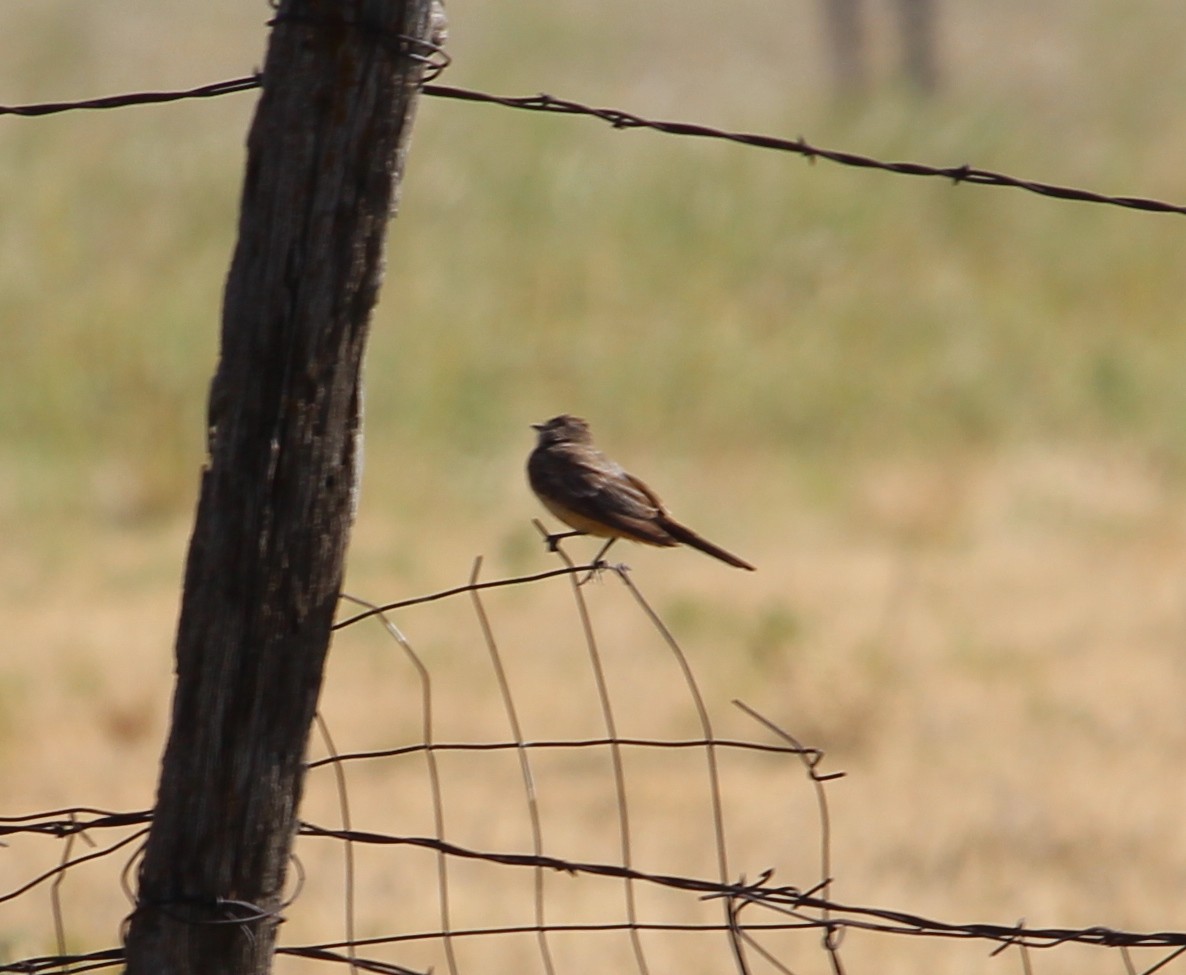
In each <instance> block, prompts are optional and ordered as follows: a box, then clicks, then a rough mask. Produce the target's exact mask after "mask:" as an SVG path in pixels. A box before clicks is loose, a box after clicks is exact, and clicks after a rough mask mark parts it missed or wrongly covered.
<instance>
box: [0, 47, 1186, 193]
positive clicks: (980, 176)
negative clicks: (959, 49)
mask: <svg viewBox="0 0 1186 975" xmlns="http://www.w3.org/2000/svg"><path fill="white" fill-rule="evenodd" d="M427 46H428V47H429V48H435V46H434V45H431V44H429V45H427ZM436 50H438V51H439V49H436ZM440 53H441V54H443V52H440ZM446 66H447V62H444V61H433V62H432V63H431V64H429V65H428V66H427V67H426V76H427V77H429V78H435V77H436V76H437V75H438V74H440V72H441V71H443V70H444V69H445V67H446ZM261 84H262V80H261V76H260V75H259V74H253V75H247V76H245V77H242V78H232V79H229V80H227V81H219V82H215V83H213V84H209V85H202V86H200V87H197V88H189V89H184V90H180V91H143V92H132V93H128V94H122V95H109V96H105V97H101V98H89V99H82V100H79V101H70V102H43V103H39V104H30V105H7V106H5V105H0V116H3V115H16V116H24V117H39V116H45V115H55V114H60V113H63V112H73V111H86V110H95V109H112V108H126V107H128V106H131V105H151V104H160V103H163V102H176V101H182V100H185V99H190V98H213V97H216V96H219V95H229V94H234V93H237V92H241V91H249V90H251V89H253V88H259V87H260V86H261ZM421 90H422V91H423V93H424V94H425V95H429V96H431V97H434V98H445V99H452V100H454V101H466V102H476V103H480V104H485V105H496V106H499V107H501V108H509V109H516V110H520V111H527V112H543V113H546V114H553V115H557V114H558V115H577V116H583V117H586V118H594V119H599V120H601V121H603V122H607V123H608V124H610V125H612V126H613V127H614V128H615V129H649V130H651V131H655V132H660V133H663V134H665V135H673V136H684V137H690V138H699V139H714V140H721V141H725V142H732V143H736V144H739V145H744V146H749V147H751V148H756V149H768V150H772V151H776V152H789V153H794V154H796V155H799V156H803V157H804V158H805V159H807V160H808V161H809V162H814V161H815V160H817V159H822V160H824V161H826V162H830V163H835V164H836V165H839V166H849V167H855V168H858V169H873V170H879V171H882V172H887V173H893V174H895V175H898V176H924V177H932V178H938V179H942V180H945V181H947V182H950V183H953V184H956V185H958V184H961V183H972V184H975V185H978V186H996V187H1003V188H1010V189H1016V190H1022V191H1023V192H1026V193H1033V194H1036V195H1038V196H1045V197H1050V198H1053V199H1058V200H1067V201H1069V202H1075V203H1094V204H1100V205H1103V206H1114V207H1121V208H1124V209H1129V210H1141V211H1144V212H1147V213H1173V214H1178V215H1186V204H1181V203H1173V202H1171V201H1168V200H1159V199H1155V198H1153V197H1147V196H1136V195H1132V194H1122V195H1111V194H1106V193H1099V192H1097V191H1095V190H1088V189H1084V188H1082V187H1076V186H1067V185H1062V184H1058V183H1048V182H1042V181H1040V180H1033V179H1022V178H1020V177H1017V176H1011V175H1009V174H1008V173H1002V172H996V171H994V170H990V169H983V168H980V167H977V166H973V165H971V164H970V163H959V164H957V165H947V166H940V165H930V164H927V163H919V162H909V161H892V160H884V159H878V158H875V157H873V156H867V155H862V154H860V153H856V152H846V151H843V150H840V149H829V148H826V147H824V146H817V145H814V144H812V143H810V142H808V141H807V140H806V139H805V138H804V137H803V136H798V137H796V138H794V139H789V138H786V137H783V136H775V135H770V134H766V133H757V132H737V131H729V130H726V129H719V128H714V127H712V126H709V125H700V124H698V123H695V122H683V121H675V120H665V119H652V118H647V117H645V116H643V115H639V114H637V113H635V112H629V111H626V110H624V109H620V108H604V107H603V108H598V107H595V106H592V105H586V104H583V103H582V102H579V101H574V100H572V99H567V98H557V97H555V96H553V95H549V94H544V93H540V94H536V95H516V96H508V95H494V94H491V93H489V92H484V91H474V90H472V89H469V88H457V87H453V86H449V85H436V84H424V85H422V86H421Z"/></svg>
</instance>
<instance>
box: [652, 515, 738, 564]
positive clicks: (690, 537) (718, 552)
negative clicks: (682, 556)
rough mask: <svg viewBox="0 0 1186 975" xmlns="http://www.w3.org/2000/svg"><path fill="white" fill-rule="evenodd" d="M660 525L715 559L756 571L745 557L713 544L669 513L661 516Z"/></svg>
mask: <svg viewBox="0 0 1186 975" xmlns="http://www.w3.org/2000/svg"><path fill="white" fill-rule="evenodd" d="M658 520H659V525H660V526H661V527H662V528H663V530H664V531H666V532H667V534H668V535H670V536H671V537H672V538H674V539H675V540H676V541H677V542H683V543H684V544H685V545H691V546H692V548H698V549H700V551H701V552H704V553H705V554H706V555H711V556H712V557H713V558H714V559H720V560H721V561H722V562H727V563H728V564H729V565H732V566H736V567H737V568H739V569H749V571H750V572H753V571H754V567H753V566H752V565H750V564H749V563H748V562H747V561H745V559H739V558H738V557H737V556H736V555H734V554H733V553H732V552H726V551H725V550H724V549H723V548H721V547H720V546H719V545H713V543H712V542H710V541H709V540H708V539H706V538H701V537H700V536H699V535H697V534H696V533H695V532H694V531H692V529H691V528H687V527H685V526H684V525H681V524H680V523H679V522H678V521H675V520H674V519H672V518H670V517H668V516H667V515H662V514H661V515H660V516H659V519H658Z"/></svg>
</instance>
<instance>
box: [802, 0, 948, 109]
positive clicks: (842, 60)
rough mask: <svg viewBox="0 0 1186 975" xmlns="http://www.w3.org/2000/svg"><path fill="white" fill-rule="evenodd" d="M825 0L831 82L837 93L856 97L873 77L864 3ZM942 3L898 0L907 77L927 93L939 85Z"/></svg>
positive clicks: (862, 1)
mask: <svg viewBox="0 0 1186 975" xmlns="http://www.w3.org/2000/svg"><path fill="white" fill-rule="evenodd" d="M822 3H823V8H824V34H825V40H826V45H827V49H828V59H829V62H830V65H831V72H832V83H833V85H834V87H835V91H836V95H837V96H838V97H840V98H844V99H848V98H852V97H853V96H854V95H859V94H861V93H862V92H863V91H864V90H865V87H866V84H867V82H868V76H869V68H868V60H869V44H868V32H867V31H866V29H865V17H866V6H865V2H864V0H822ZM938 4H939V0H894V7H895V10H896V15H897V21H898V35H899V37H900V39H901V44H902V67H903V71H904V73H905V75H906V78H907V80H908V81H909V82H910V83H911V84H912V85H913V86H914V87H915V88H916V89H917V90H918V91H920V92H922V93H924V94H931V93H932V92H934V91H935V90H936V89H937V88H938V86H939V68H938V62H939V58H938V54H937V45H938V32H937V30H936V27H935V22H936V19H937V14H938Z"/></svg>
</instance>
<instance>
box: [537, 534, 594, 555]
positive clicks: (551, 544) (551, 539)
mask: <svg viewBox="0 0 1186 975" xmlns="http://www.w3.org/2000/svg"><path fill="white" fill-rule="evenodd" d="M584 534H585V532H578V531H571V532H556V533H555V534H554V535H547V536H545V538H544V542H545V544H546V545H547V546H548V551H549V552H555V551H556V545H557V544H558V543H560V542H562V541H564V539H566V538H575V537H576V536H577V535H584Z"/></svg>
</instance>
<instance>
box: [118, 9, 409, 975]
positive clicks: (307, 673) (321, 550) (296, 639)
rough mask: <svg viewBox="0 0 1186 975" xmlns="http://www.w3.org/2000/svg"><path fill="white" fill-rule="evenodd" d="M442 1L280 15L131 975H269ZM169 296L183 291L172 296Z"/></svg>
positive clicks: (247, 193)
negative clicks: (367, 381) (369, 387)
mask: <svg viewBox="0 0 1186 975" xmlns="http://www.w3.org/2000/svg"><path fill="white" fill-rule="evenodd" d="M428 36H429V0H283V2H282V3H280V4H279V7H278V10H277V12H276V17H275V21H274V25H273V31H272V36H271V41H270V44H269V48H268V53H267V58H266V62H265V67H264V71H263V93H262V95H261V97H260V101H259V105H258V107H257V110H256V115H255V119H254V121H253V123H252V127H251V132H250V136H249V139H248V155H247V166H246V173H245V178H244V186H243V198H242V209H241V213H240V219H239V238H238V243H237V245H236V248H235V252H234V257H233V259H232V262H231V267H230V272H229V274H228V277H227V284H226V293H225V300H224V307H223V316H222V345H221V357H220V361H219V365H218V369H217V372H216V374H215V376H214V379H213V381H212V384H211V389H210V407H209V425H210V439H209V456H208V458H207V462H206V467H205V469H204V471H203V475H202V483H201V497H200V500H199V503H198V510H197V518H196V523H195V527H194V532H193V536H192V538H191V541H190V548H189V556H188V560H187V564H186V571H185V591H184V596H183V600H182V607H181V616H180V621H179V625H178V633H177V644H176V670H177V684H176V688H175V691H174V699H173V713H172V727H171V730H170V733H169V739H168V744H167V745H166V748H165V753H164V758H163V760H162V768H161V778H160V783H159V788H158V794H157V803H156V808H155V812H154V816H153V823H152V829H151V833H150V835H149V838H148V842H147V846H146V849H145V852H144V859H143V862H142V864H141V867H140V871H139V890H138V902H137V906H136V909H135V911H134V913H133V915H132V917H131V919H130V923H129V927H128V932H127V963H128V964H127V972H128V973H129V975H148V973H151V975H213V973H218V975H245V973H253V975H255V973H263V972H267V971H268V970H269V969H270V964H271V957H272V953H273V949H274V946H275V939H276V928H277V925H278V923H279V920H280V917H279V913H280V910H281V908H282V904H283V898H284V883H285V877H286V875H287V866H288V859H289V854H290V850H291V846H292V841H293V837H294V832H295V829H296V825H297V818H296V815H297V806H298V804H299V801H300V796H301V789H302V785H303V781H304V761H305V748H306V744H307V740H308V734H309V727H310V723H311V721H312V718H313V714H314V711H315V709H316V703H317V696H318V692H319V690H320V687H321V678H322V669H323V664H324V659H325V653H326V649H327V647H328V645H329V638H330V625H331V622H332V619H333V615H334V611H335V606H336V603H337V598H338V589H339V585H340V583H341V578H342V565H343V561H344V555H345V551H346V545H347V541H348V538H349V531H350V527H351V524H352V521H353V515H354V506H355V501H356V492H357V465H358V459H359V458H358V450H359V434H360V387H359V373H360V367H361V363H362V355H363V349H364V345H365V340H366V335H367V328H368V323H369V319H370V312H371V309H372V307H373V305H374V302H375V298H376V295H377V293H378V289H379V285H380V281H381V278H382V257H383V248H384V241H385V236H386V230H387V224H388V220H389V218H390V216H391V214H392V213H393V211H394V201H395V199H396V195H397V190H398V182H399V178H400V175H401V171H402V164H403V158H404V153H405V150H406V145H407V138H408V134H409V132H410V129H411V122H412V117H413V111H414V106H415V101H416V91H417V89H416V85H417V82H418V81H419V79H420V77H421V74H422V70H423V63H422V62H421V61H419V60H417V58H416V57H415V56H409V55H423V53H424V50H423V47H422V46H421V45H420V44H419V43H418V42H417V41H416V40H414V39H425V38H427V37H428ZM162 286H167V283H164V282H162Z"/></svg>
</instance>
